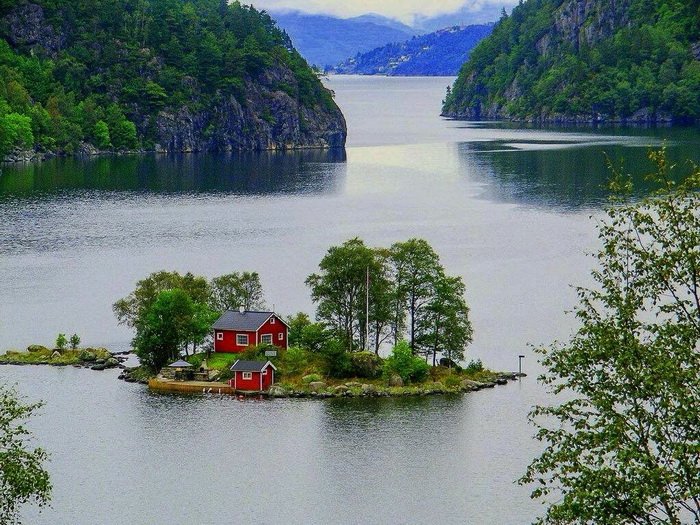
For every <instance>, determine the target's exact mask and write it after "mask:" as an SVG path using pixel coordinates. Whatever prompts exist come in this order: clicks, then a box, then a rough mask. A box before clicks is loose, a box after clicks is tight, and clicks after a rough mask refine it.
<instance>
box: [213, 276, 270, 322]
mask: <svg viewBox="0 0 700 525" xmlns="http://www.w3.org/2000/svg"><path fill="white" fill-rule="evenodd" d="M211 288H212V307H213V308H214V309H215V310H218V311H220V312H224V311H226V310H237V309H238V308H239V307H241V306H242V307H243V308H244V309H245V310H248V311H251V310H263V309H264V308H265V298H264V294H263V287H262V284H261V283H260V275H258V272H240V273H239V272H233V273H229V274H226V275H221V276H219V277H214V278H213V279H212V280H211Z"/></svg>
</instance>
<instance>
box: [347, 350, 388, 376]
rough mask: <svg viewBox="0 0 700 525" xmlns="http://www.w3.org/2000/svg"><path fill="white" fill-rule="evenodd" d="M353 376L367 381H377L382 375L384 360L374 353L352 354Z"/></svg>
mask: <svg viewBox="0 0 700 525" xmlns="http://www.w3.org/2000/svg"><path fill="white" fill-rule="evenodd" d="M350 361H351V363H352V372H351V373H352V375H353V376H355V377H363V378H367V379H376V378H377V377H379V376H380V375H381V374H382V366H383V365H384V360H383V359H382V358H381V357H379V356H378V355H377V354H374V353H372V352H356V353H353V354H350Z"/></svg>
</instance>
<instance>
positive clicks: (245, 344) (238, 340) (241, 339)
mask: <svg viewBox="0 0 700 525" xmlns="http://www.w3.org/2000/svg"><path fill="white" fill-rule="evenodd" d="M244 337H245V341H244V339H243V338H244ZM241 341H244V342H241ZM249 341H250V338H249V337H248V334H236V344H237V345H238V346H248V345H249V344H250V342H249Z"/></svg>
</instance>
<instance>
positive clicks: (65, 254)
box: [0, 77, 700, 524]
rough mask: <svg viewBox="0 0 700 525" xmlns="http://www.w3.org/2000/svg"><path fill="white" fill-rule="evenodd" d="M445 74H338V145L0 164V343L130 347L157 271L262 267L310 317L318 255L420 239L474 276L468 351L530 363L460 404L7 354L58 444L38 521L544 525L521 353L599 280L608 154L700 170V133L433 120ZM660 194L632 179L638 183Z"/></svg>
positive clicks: (45, 432) (567, 322)
mask: <svg viewBox="0 0 700 525" xmlns="http://www.w3.org/2000/svg"><path fill="white" fill-rule="evenodd" d="M450 82H451V79H448V78H379V77H377V78H372V77H365V78H363V77H331V78H330V80H329V81H328V83H329V85H330V87H331V88H332V89H334V90H335V92H336V100H337V101H338V103H339V105H340V106H341V108H342V109H343V112H344V113H345V115H346V117H347V121H348V127H349V139H348V147H347V149H346V151H344V152H300V153H291V154H243V155H224V154H222V155H187V156H155V155H146V156H135V157H122V158H98V159H92V160H75V159H58V160H55V161H50V162H46V163H43V164H35V165H26V166H3V168H2V169H3V173H2V175H0V291H1V293H2V301H1V302H0V350H7V349H12V348H22V347H24V346H26V345H28V344H30V343H44V344H50V343H51V342H52V341H53V340H54V339H55V336H56V334H57V333H59V332H66V333H74V332H77V333H78V334H80V335H81V337H82V339H83V342H84V343H85V344H91V345H97V344H104V345H108V346H109V347H110V348H112V349H115V350H116V349H124V348H128V344H129V340H130V338H131V334H130V332H129V331H128V330H126V329H124V328H123V327H118V326H117V325H116V321H115V319H114V317H113V315H112V312H111V304H112V303H113V302H114V301H115V300H116V299H118V298H120V297H123V296H125V295H127V294H128V293H129V292H130V291H131V290H132V289H133V287H134V284H135V282H136V281H137V280H138V279H140V278H142V277H144V276H146V275H148V274H149V273H151V272H153V271H157V270H160V269H170V270H179V271H183V272H184V271H192V272H193V273H195V274H202V275H207V276H209V277H213V276H216V275H220V274H223V273H228V272H231V271H234V270H256V271H258V272H259V273H260V275H261V278H262V281H263V284H264V286H265V290H266V297H267V300H268V303H269V305H270V306H273V305H274V307H275V309H276V310H277V311H279V312H281V313H284V314H291V313H294V312H296V311H299V310H305V311H307V312H309V313H312V312H313V305H312V303H311V300H310V298H309V293H308V290H307V289H306V287H305V286H304V279H305V278H306V277H307V276H308V275H309V274H310V273H312V272H314V271H315V270H316V267H317V264H318V262H319V261H320V259H321V258H322V257H323V254H324V252H325V251H326V249H327V248H328V247H329V246H331V245H334V244H339V243H342V242H343V241H345V240H347V239H349V238H351V237H355V236H359V237H361V238H363V239H365V241H366V242H367V243H368V244H370V245H373V246H388V245H390V244H391V243H393V242H395V241H399V240H405V239H408V238H410V237H423V238H425V239H427V240H428V241H429V242H430V243H431V244H432V245H433V247H434V248H435V249H436V250H437V252H438V253H440V255H441V257H442V261H443V263H444V265H445V267H446V268H447V269H448V271H449V272H450V273H452V274H456V275H460V276H462V278H463V279H464V281H465V283H466V284H467V300H468V303H469V305H470V307H471V316H472V322H473V324H474V329H475V338H474V343H473V345H472V346H471V347H470V349H469V352H468V354H469V355H468V358H481V359H482V360H483V361H484V362H485V363H486V364H487V365H488V366H489V367H491V368H495V369H504V370H513V369H516V368H517V356H518V354H525V355H526V358H525V361H524V365H525V371H527V372H529V373H530V376H529V377H528V378H526V379H524V380H523V381H521V382H519V383H511V384H509V385H508V386H505V387H499V388H497V389H494V390H490V391H484V392H479V393H476V394H472V395H467V396H461V397H455V398H451V397H434V398H429V399H396V400H371V401H364V400H332V401H325V402H314V401H296V400H295V401H291V400H283V401H260V402H254V401H247V402H238V401H236V400H233V399H230V398H219V397H218V396H211V397H176V396H164V395H155V394H151V393H149V392H148V391H147V390H145V389H144V388H143V387H141V386H138V385H130V384H125V383H123V382H120V381H117V380H116V372H114V371H106V372H102V373H98V372H92V371H85V370H75V369H72V368H71V369H55V368H29V367H3V368H0V381H2V382H7V383H14V384H16V385H17V388H18V390H19V391H20V392H22V393H23V394H24V395H26V396H28V397H29V398H30V399H32V400H38V399H42V400H44V401H45V402H46V405H45V407H44V408H43V409H42V414H41V416H39V417H37V418H35V419H34V420H33V421H32V428H33V429H34V431H35V434H36V436H37V439H38V441H39V442H40V444H41V445H42V446H43V447H44V448H46V449H47V450H49V451H50V452H51V463H50V464H49V468H50V471H51V474H52V480H53V482H54V485H55V492H54V503H53V506H52V508H51V509H48V510H45V511H43V512H42V513H40V514H37V513H36V511H35V510H33V509H28V510H27V519H26V521H27V522H28V523H39V524H43V523H52V524H55V523H75V524H83V523H84V524H88V523H106V524H120V523H144V524H156V523H158V524H159V523H183V524H184V523H203V524H208V523H216V522H221V521H224V520H225V521H228V522H233V523H243V522H259V523H343V524H345V523H348V524H353V523H378V524H379V523H382V524H385V523H485V524H511V523H516V524H517V523H528V522H530V521H531V520H532V519H533V518H534V517H535V516H536V515H537V514H538V513H539V512H540V505H539V503H537V502H532V501H531V500H530V499H529V490H528V489H527V488H526V487H519V486H517V485H516V484H514V483H513V481H514V480H515V479H517V478H518V477H519V476H520V475H521V474H522V473H523V471H524V469H525V467H526V465H527V464H528V462H529V460H530V459H531V458H532V457H533V456H534V455H535V454H536V453H537V451H538V447H539V446H538V444H537V443H536V442H534V441H533V439H532V434H533V430H532V428H531V427H530V426H528V424H527V422H526V414H527V411H528V409H529V407H531V406H532V405H533V404H536V403H546V402H549V401H550V399H549V397H548V395H547V393H546V392H545V391H543V389H542V388H541V387H540V386H539V385H538V384H537V382H536V380H535V375H536V373H537V371H538V367H537V364H536V362H535V356H534V355H533V353H532V351H531V350H530V349H529V347H528V344H529V343H531V344H535V345H537V344H546V343H549V342H551V341H553V340H555V339H564V338H566V337H567V335H568V334H569V333H570V332H571V330H572V329H573V328H574V322H573V319H571V317H570V316H566V315H565V314H564V311H565V310H568V309H570V308H571V307H572V306H573V305H574V302H575V294H574V293H573V291H572V289H571V288H570V285H572V284H586V283H587V282H588V272H589V270H590V267H591V264H592V260H591V259H590V258H589V257H587V256H586V255H585V254H586V252H590V251H592V250H594V249H595V247H596V237H595V230H594V224H595V220H594V219H591V218H590V217H591V216H593V217H595V216H596V215H599V213H600V206H601V203H602V202H604V200H605V193H604V192H603V191H602V190H601V185H602V184H603V183H604V181H605V180H606V177H607V173H608V172H607V169H606V166H605V160H604V154H605V153H606V154H607V155H608V156H609V158H611V159H612V160H613V161H615V162H618V161H619V160H620V159H623V158H624V162H625V166H626V168H627V169H629V170H631V171H635V172H645V171H647V170H649V169H650V167H649V165H648V163H646V162H645V154H646V150H647V148H648V147H649V146H659V145H661V144H663V143H664V142H666V143H667V145H668V148H669V151H670V154H671V156H672V157H673V158H675V159H683V158H686V157H691V158H693V159H694V160H695V161H700V158H699V157H700V156H699V152H700V148H698V146H700V135H699V134H698V133H697V132H696V131H695V130H685V129H680V130H678V129H674V130H669V129H661V130H635V129H600V130H591V129H576V130H574V129H536V128H532V127H530V128H524V127H515V126H511V125H506V124H498V123H495V124H493V123H492V124H483V123H481V124H476V123H466V122H457V121H448V120H444V119H441V118H440V117H439V116H437V114H438V113H439V107H440V101H441V99H442V98H443V96H444V89H445V87H446V86H447V85H448V84H449V83H450ZM646 189H647V188H644V187H643V186H640V187H639V189H638V191H639V192H640V193H643V192H644V191H645V190H646Z"/></svg>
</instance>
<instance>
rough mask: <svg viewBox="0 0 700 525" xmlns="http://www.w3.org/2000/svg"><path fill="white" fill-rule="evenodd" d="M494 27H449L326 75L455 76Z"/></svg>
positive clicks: (367, 55) (359, 58)
mask: <svg viewBox="0 0 700 525" xmlns="http://www.w3.org/2000/svg"><path fill="white" fill-rule="evenodd" d="M492 30H493V24H483V25H473V26H466V27H460V26H455V27H448V28H446V29H440V30H439V31H435V32H434V33H430V34H428V35H422V36H414V37H413V38H412V39H411V40H408V41H406V42H403V43H393V44H387V45H385V46H382V47H378V48H376V49H373V50H372V51H369V52H367V53H362V54H360V53H358V54H357V55H356V56H355V57H354V58H350V59H348V60H346V61H344V62H341V63H340V64H338V65H337V66H335V67H332V68H327V72H329V73H337V74H359V75H392V76H411V75H417V76H439V75H444V76H449V75H456V74H457V73H458V72H459V68H460V67H461V66H462V64H463V63H464V62H465V61H466V60H467V59H468V58H469V52H470V51H471V50H472V49H473V48H474V46H476V45H477V44H478V43H479V42H480V41H481V39H483V38H485V37H487V36H488V35H489V34H491V31H492Z"/></svg>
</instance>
